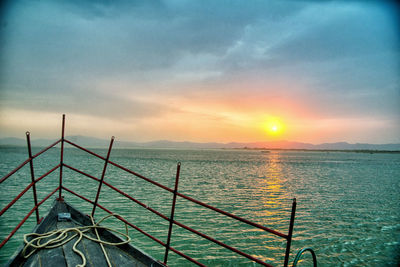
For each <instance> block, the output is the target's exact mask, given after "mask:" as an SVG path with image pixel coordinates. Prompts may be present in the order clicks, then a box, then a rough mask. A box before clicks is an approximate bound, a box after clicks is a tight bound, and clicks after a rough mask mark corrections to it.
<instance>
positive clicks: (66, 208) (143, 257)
mask: <svg viewBox="0 0 400 267" xmlns="http://www.w3.org/2000/svg"><path fill="white" fill-rule="evenodd" d="M59 213H70V214H71V220H68V221H58V214H59ZM89 225H92V223H91V220H90V218H89V217H88V216H86V215H84V214H82V213H81V212H79V211H78V210H77V209H75V208H73V207H72V206H70V205H68V204H67V203H66V202H64V201H57V200H55V201H54V203H53V206H52V208H51V209H50V211H49V214H48V215H47V216H46V217H45V218H44V219H43V220H42V222H41V223H40V224H39V225H38V226H37V227H36V228H35V229H34V231H33V232H35V233H39V234H40V233H47V232H49V231H53V230H56V229H65V228H71V227H81V226H89ZM98 231H99V234H100V237H101V239H102V240H105V241H108V242H112V243H117V242H121V241H123V240H122V239H121V238H120V237H118V236H116V235H115V234H113V233H112V232H110V231H108V230H104V229H99V230H98ZM85 234H87V235H89V236H91V237H93V238H96V235H95V233H94V231H93V230H91V232H86V233H85ZM77 238H78V237H75V238H73V239H72V240H71V241H69V242H68V243H66V244H64V245H62V246H59V247H56V248H51V249H47V248H46V249H39V250H37V251H36V252H35V253H34V254H32V255H31V256H30V257H28V258H27V259H25V258H24V257H23V256H22V249H23V246H22V247H21V249H20V250H19V251H18V254H17V255H15V256H14V257H13V258H12V259H11V260H10V262H9V263H8V264H7V265H6V266H32V267H33V266H77V265H79V264H82V259H81V257H80V256H79V255H78V254H77V253H75V252H74V251H73V249H72V247H73V245H74V243H75V241H76V240H77ZM104 248H105V250H106V253H107V255H108V257H109V259H110V262H111V264H112V266H138V267H142V266H165V265H163V264H162V263H160V262H158V261H157V260H155V259H154V258H152V257H151V256H149V255H147V254H146V253H144V252H143V251H141V250H139V249H138V248H135V247H134V246H132V245H131V244H123V245H118V246H110V245H104ZM77 249H78V250H80V251H81V252H82V253H83V254H84V256H85V258H86V261H87V262H86V266H93V267H94V266H96V267H102V266H108V265H107V261H106V258H105V256H104V253H103V251H102V249H101V246H100V244H99V243H97V242H94V241H91V240H89V239H86V238H83V239H82V240H81V241H80V242H79V243H78V245H77Z"/></svg>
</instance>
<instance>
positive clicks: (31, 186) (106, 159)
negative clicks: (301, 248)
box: [0, 115, 296, 266]
mask: <svg viewBox="0 0 400 267" xmlns="http://www.w3.org/2000/svg"><path fill="white" fill-rule="evenodd" d="M64 132H65V115H63V117H62V132H61V138H60V139H59V140H57V141H56V142H54V143H53V144H51V145H50V146H48V147H46V148H44V149H43V150H42V151H40V152H38V153H37V154H35V155H32V150H31V142H30V134H29V132H27V133H26V140H27V146H28V156H29V158H28V159H27V160H25V161H24V162H23V163H22V164H20V165H19V166H18V167H17V168H15V169H14V170H13V171H11V172H10V173H9V174H7V175H5V176H4V177H3V178H1V179H0V184H1V183H3V182H4V181H6V180H7V179H8V178H10V177H11V176H12V175H13V174H15V173H16V172H18V170H20V169H21V168H22V167H23V166H25V165H26V164H28V163H29V166H30V174H31V182H30V183H29V184H28V185H27V186H26V187H25V189H24V190H22V191H21V192H20V193H19V194H18V195H17V196H16V197H15V198H14V199H13V200H12V201H11V202H10V203H8V204H7V205H6V206H5V207H4V208H2V209H1V211H0V216H3V215H4V213H5V212H6V211H7V210H8V209H9V208H10V207H11V206H13V205H14V204H15V203H16V202H17V201H18V200H19V199H20V198H21V197H22V196H23V195H24V194H25V193H26V192H27V191H28V190H29V189H32V192H33V203H34V206H33V208H32V209H31V210H30V211H29V212H28V214H27V215H26V216H25V217H24V218H23V219H22V220H21V221H20V222H19V223H18V225H17V226H16V227H15V228H14V229H13V230H12V231H11V232H10V234H9V235H8V236H7V237H6V238H5V239H4V240H3V241H2V242H1V243H0V248H2V247H3V246H4V245H5V244H6V243H7V241H8V240H9V239H10V238H11V237H12V236H13V235H14V234H15V232H16V231H17V230H18V229H19V228H20V227H21V226H22V225H23V224H24V223H25V222H26V220H27V219H28V218H29V217H30V216H31V215H32V214H33V213H35V216H36V222H37V224H40V223H41V221H42V219H43V218H41V217H40V215H39V207H40V206H41V205H42V204H43V203H44V202H45V201H46V200H48V199H49V198H50V197H51V196H52V195H54V194H56V193H57V192H58V197H57V200H59V201H63V192H69V193H70V194H72V195H75V196H77V197H79V198H81V199H82V200H84V201H86V202H88V203H90V204H92V206H93V208H92V212H91V214H92V216H94V214H95V211H96V208H97V207H99V208H101V209H102V210H104V211H105V212H107V213H110V214H112V213H113V211H111V210H109V209H108V208H107V207H104V206H103V205H100V204H99V203H98V199H99V196H100V192H101V188H102V186H103V185H105V186H107V187H109V188H111V189H112V190H114V191H116V192H118V193H119V194H121V195H122V196H124V197H125V198H127V199H129V200H131V201H133V202H135V203H137V204H138V205H140V206H142V207H143V208H145V209H147V210H149V211H151V212H152V213H154V214H156V215H158V216H159V217H161V218H163V219H164V220H166V221H168V222H169V227H168V229H166V230H167V231H168V236H167V240H165V241H162V240H160V239H158V238H156V237H154V236H152V235H150V234H149V233H147V232H145V231H144V230H142V229H141V228H139V227H138V226H136V225H134V224H133V223H132V222H129V221H127V220H126V219H124V218H122V217H119V216H118V219H120V220H121V221H123V222H124V223H126V224H127V225H129V226H130V227H132V228H134V229H136V230H137V231H139V232H140V233H142V234H144V235H145V236H147V237H149V238H151V239H152V240H154V241H155V242H157V243H159V244H160V245H161V246H163V247H165V253H164V259H163V262H162V264H164V265H166V264H167V262H168V253H169V251H173V252H174V253H176V254H178V255H180V256H181V257H183V258H185V259H187V260H189V261H190V262H192V263H194V264H197V265H199V266H205V265H204V264H203V263H200V262H199V261H197V260H196V259H193V258H192V257H190V256H189V255H186V254H184V253H183V252H181V251H178V250H177V249H175V248H174V247H172V246H171V236H172V228H173V225H176V226H179V227H181V228H184V229H186V230H188V231H190V232H192V233H194V234H196V235H198V236H200V237H202V238H204V239H207V240H209V241H211V242H214V243H215V244H217V245H219V246H222V247H224V248H226V249H229V250H231V251H233V252H235V253H237V254H239V255H241V256H243V257H246V258H248V259H249V260H251V261H253V262H256V263H259V264H261V265H264V266H271V265H270V264H268V263H266V262H264V261H262V260H260V259H258V258H256V257H253V256H251V255H249V254H247V253H245V252H243V251H241V250H239V249H237V248H234V247H232V246H229V245H227V244H225V243H223V242H221V241H219V240H216V239H214V238H213V237H210V236H208V235H206V234H204V233H201V232H199V231H197V230H195V229H193V228H191V227H189V226H187V225H184V224H182V223H180V222H179V221H176V220H174V214H175V203H176V200H177V198H178V197H180V198H183V199H186V200H188V201H191V202H193V203H195V204H197V205H200V206H203V207H205V208H207V209H210V210H213V211H215V212H217V213H220V214H222V215H225V216H227V217H230V218H232V219H235V220H237V221H240V222H242V223H245V224H248V225H250V226H253V227H255V228H258V229H261V230H264V231H266V232H268V233H271V234H273V235H275V236H278V237H281V238H282V239H285V240H286V249H285V258H284V263H283V266H288V262H289V255H290V246H291V242H292V237H293V225H294V219H295V212H296V199H293V203H292V207H291V214H290V221H289V225H288V233H287V234H285V233H281V232H278V231H276V230H273V229H270V228H267V227H265V226H263V225H260V224H258V223H255V222H252V221H249V220H247V219H245V218H242V217H239V216H236V215H234V214H231V213H229V212H226V211H223V210H221V209H218V208H216V207H213V206H210V205H208V204H206V203H203V202H201V201H199V200H196V199H194V198H192V197H190V196H187V195H184V194H182V193H180V192H179V191H178V184H179V175H180V168H181V164H180V163H178V164H177V169H176V176H175V185H174V188H173V189H172V188H169V187H167V186H164V185H162V184H160V183H158V182H156V181H154V180H152V179H149V178H147V177H145V176H143V175H140V174H138V173H136V172H134V171H132V170H130V169H128V168H126V167H124V166H122V165H120V164H118V163H116V162H113V161H111V160H110V152H111V149H112V147H113V143H114V137H112V138H111V140H110V144H109V147H108V152H107V156H106V157H103V156H100V155H98V154H97V153H95V152H93V151H90V150H88V149H86V148H83V147H82V146H79V145H78V144H75V143H74V142H71V141H70V140H67V139H66V138H65V136H64ZM65 143H67V144H69V145H71V146H73V147H76V148H78V149H80V150H83V151H85V152H87V153H89V154H91V155H92V156H95V157H97V158H99V159H101V160H103V161H104V166H103V171H102V174H101V177H100V178H97V177H94V176H92V175H90V174H88V173H85V172H83V171H81V170H78V169H77V168H75V167H73V166H70V165H68V164H66V163H64V160H63V158H64V144H65ZM58 144H60V147H61V149H60V152H61V153H60V162H59V163H58V164H57V165H56V166H54V167H53V168H51V169H50V170H48V171H47V172H46V173H45V174H43V175H41V176H40V177H36V176H35V171H34V166H33V159H35V158H37V157H39V156H40V155H41V154H43V153H45V152H46V151H47V150H49V149H50V148H52V147H54V146H56V145H58ZM110 164H111V165H113V166H114V167H117V168H118V169H120V170H122V171H125V172H126V173H129V174H131V175H133V176H135V177H137V178H140V179H143V180H145V181H147V182H149V183H151V184H153V185H155V186H157V187H159V188H161V189H162V190H165V191H168V192H170V193H171V194H172V205H171V213H170V216H169V217H168V216H166V215H164V214H162V213H160V212H159V211H157V210H155V209H153V208H151V207H148V206H147V205H146V204H144V203H143V202H141V201H139V200H137V199H135V198H134V197H132V196H131V195H130V194H128V193H126V192H123V191H122V190H120V189H118V188H117V187H116V186H114V185H112V184H110V183H109V182H106V181H104V177H105V174H106V170H107V166H108V165H110ZM64 168H68V169H70V170H73V171H75V172H77V173H79V174H82V175H84V176H86V177H88V178H90V179H93V180H95V181H98V182H99V185H98V189H97V193H96V197H95V199H94V200H90V199H88V198H86V197H85V196H82V195H80V194H78V193H76V192H74V191H73V190H71V189H69V188H67V187H66V186H65V185H64V183H63V179H67V177H64V176H63V169H64ZM56 170H59V182H58V186H57V187H56V188H54V189H53V190H52V191H51V192H49V194H48V195H47V196H46V197H44V198H43V199H41V200H38V199H37V193H36V184H37V183H38V182H40V181H41V180H43V179H44V178H45V177H46V176H48V175H49V174H51V173H53V172H55V171H56Z"/></svg>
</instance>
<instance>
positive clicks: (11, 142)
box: [0, 135, 400, 151]
mask: <svg viewBox="0 0 400 267" xmlns="http://www.w3.org/2000/svg"><path fill="white" fill-rule="evenodd" d="M66 139H67V140H70V141H72V142H74V143H76V144H78V145H81V146H84V147H90V148H106V147H108V144H109V142H110V140H105V139H99V138H94V137H87V136H80V135H76V136H67V137H66ZM55 141H56V140H55V139H54V140H52V139H34V140H32V146H48V145H50V144H52V143H53V142H55ZM0 145H2V146H26V140H24V139H21V138H14V137H9V138H0ZM114 147H115V148H199V149H213V148H250V149H257V148H258V149H262V148H265V149H307V150H388V151H398V150H400V144H365V143H356V144H349V143H347V142H338V143H323V144H318V145H314V144H309V143H301V142H291V141H270V142H252V143H237V142H232V143H196V142H174V141H167V140H159V141H152V142H142V143H140V142H127V141H119V140H116V141H115V143H114Z"/></svg>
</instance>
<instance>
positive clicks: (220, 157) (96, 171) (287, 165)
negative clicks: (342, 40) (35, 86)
mask: <svg viewBox="0 0 400 267" xmlns="http://www.w3.org/2000/svg"><path fill="white" fill-rule="evenodd" d="M37 151H39V150H38V149H36V150H35V151H34V152H37ZM94 151H95V152H96V153H99V154H100V155H102V156H105V155H106V152H107V151H106V150H104V149H95V150H94ZM26 158H27V151H26V148H20V147H1V148H0V176H3V175H5V174H7V173H8V172H9V171H11V170H12V169H13V168H15V167H16V166H18V164H19V163H21V162H23V161H24V160H25V159H26ZM111 160H112V161H113V162H116V163H118V164H120V165H123V166H125V167H127V168H129V169H132V170H134V171H135V172H138V173H140V174H142V175H144V176H146V177H149V178H151V179H154V180H155V181H157V182H159V183H161V184H163V185H166V186H168V187H170V188H173V185H174V180H175V173H176V164H177V162H181V163H182V166H181V174H180V178H181V179H180V182H179V191H180V192H181V193H183V194H186V195H188V196H191V197H194V198H196V199H198V200H200V201H202V202H205V203H207V204H210V205H213V206H215V207H218V208H220V209H222V210H226V211H228V212H231V213H233V214H235V215H238V216H241V217H244V218H246V219H249V220H252V221H255V222H257V223H259V224H262V225H264V226H266V227H269V228H272V229H274V230H278V231H280V232H283V233H287V230H288V226H289V218H290V209H291V203H292V199H293V198H294V197H296V198H297V203H298V204H297V213H296V220H295V228H294V240H293V243H292V250H291V257H290V262H292V260H293V258H294V256H295V253H296V252H297V251H298V250H299V249H301V248H303V247H312V248H313V249H314V250H315V252H316V254H317V257H318V262H319V266H397V265H398V264H399V252H400V251H399V248H400V208H399V207H400V154H384V153H382V154H368V153H352V152H347V153H344V152H334V153H329V152H294V151H270V153H260V151H249V150H172V149H159V150H156V149H115V150H113V151H112V153H111ZM59 161H60V150H59V148H53V149H50V150H49V151H48V152H47V153H45V154H43V155H41V156H40V157H38V158H36V159H35V160H34V166H35V176H36V177H39V176H40V175H42V174H44V173H45V172H46V171H47V170H49V169H51V168H52V167H54V166H55V165H57V164H58V163H59ZM64 162H65V163H66V164H69V165H71V166H74V167H76V168H78V169H80V170H82V171H85V172H87V173H89V174H91V175H93V176H95V177H100V176H101V173H102V169H103V164H104V162H103V161H102V160H100V159H97V158H95V157H93V156H90V155H89V154H87V153H85V152H82V151H78V150H77V149H75V148H70V147H68V148H66V149H65V155H64ZM30 179H31V178H30V173H29V164H28V165H26V166H25V167H24V168H23V169H22V171H21V172H18V173H17V174H15V175H13V176H11V177H10V178H9V179H8V180H7V181H6V182H4V183H2V184H0V190H1V191H0V192H1V194H0V208H3V207H4V206H6V205H7V204H8V203H9V202H10V201H11V200H12V199H13V198H14V197H15V196H16V195H18V193H19V192H20V191H22V190H23V189H24V188H25V187H26V185H27V184H28V183H29V182H30ZM63 181H64V185H65V186H66V187H68V188H70V189H72V190H74V191H76V192H78V193H80V194H82V195H85V196H86V197H87V198H89V199H91V200H94V198H95V194H96V190H97V187H98V183H97V182H96V181H93V180H91V179H90V178H87V177H85V176H82V175H80V174H78V173H76V172H73V171H71V170H69V169H68V168H66V167H64V172H63ZM105 181H107V182H109V183H111V184H112V185H114V186H117V187H118V188H119V189H121V190H123V191H125V192H126V193H128V194H130V195H132V196H133V197H135V198H137V199H138V200H140V201H142V202H143V203H145V204H146V205H148V206H150V207H152V208H154V209H156V210H158V211H160V212H161V213H163V214H165V215H166V216H169V214H170V205H171V202H172V194H171V193H169V192H166V191H163V190H161V189H159V188H157V187H156V186H154V185H152V184H149V183H147V182H145V181H144V180H142V179H140V178H137V177H134V176H132V175H130V174H128V173H126V172H123V171H121V170H119V169H117V168H116V167H114V166H111V165H109V166H108V168H107V172H106V175H105ZM58 182H59V170H56V171H55V172H54V173H52V174H51V175H49V176H48V177H46V178H44V180H42V181H40V182H39V183H38V184H37V190H38V195H39V199H42V198H43V197H44V196H46V195H47V193H48V192H50V191H51V190H53V189H54V188H55V187H56V186H57V185H58ZM64 196H65V198H66V200H67V201H68V202H69V203H71V204H72V205H74V206H75V207H77V208H79V209H80V210H81V211H83V212H85V213H90V210H91V207H90V205H89V204H87V203H83V202H82V201H81V200H80V199H79V198H77V197H75V196H73V195H71V194H69V193H68V192H64ZM32 199H33V197H32V190H29V191H27V192H26V194H25V195H24V196H23V197H22V198H21V200H19V201H18V202H16V204H15V205H14V206H13V207H12V208H11V209H10V210H8V211H7V212H6V213H5V214H4V215H3V216H2V217H1V218H0V239H1V240H3V239H4V238H5V237H6V236H7V235H8V233H9V232H10V231H11V230H12V229H13V228H14V227H15V226H16V225H17V224H18V222H19V221H20V220H21V219H22V218H23V217H24V215H25V214H26V213H27V212H28V211H29V210H30V209H31V208H32V203H33V200H32ZM53 199H54V197H52V198H51V199H50V200H49V201H47V202H45V204H43V206H42V207H41V208H40V214H41V216H42V215H44V214H45V213H46V211H47V208H48V207H49V205H50V204H51V202H52V201H53ZM99 203H100V204H101V205H103V206H105V207H106V208H108V209H110V210H112V211H114V212H117V213H119V214H121V215H123V216H124V217H125V218H127V219H128V220H129V221H131V222H132V223H134V224H135V225H137V226H139V227H140V228H142V229H143V230H145V231H147V232H148V233H150V234H151V235H154V236H155V237H157V238H158V239H160V240H162V241H164V242H165V241H166V239H167V232H168V222H166V221H164V220H163V219H161V218H159V217H158V216H156V215H154V214H153V213H151V212H149V211H147V210H145V209H143V208H142V207H140V206H139V205H137V204H135V203H133V202H130V201H128V200H127V199H126V198H124V197H123V196H122V195H120V194H118V193H116V192H114V191H112V190H111V189H109V188H107V187H105V186H104V187H103V188H102V192H101V195H100V199H99ZM104 215H105V213H104V212H103V211H102V210H100V209H98V210H97V211H96V217H97V218H100V217H102V216H104ZM175 219H176V220H177V221H179V222H181V223H184V224H186V225H188V226H190V227H192V228H195V229H196V230H198V231H200V232H203V233H205V234H207V235H209V236H212V237H214V238H216V239H218V240H220V241H222V242H224V243H226V244H228V245H231V246H233V247H235V248H238V249H241V250H243V251H244V252H246V253H248V254H250V255H252V256H255V257H257V258H259V259H261V260H263V261H266V262H268V263H270V264H273V265H276V266H281V265H282V263H283V257H284V251H285V242H284V241H285V240H284V239H282V238H279V237H276V236H273V235H271V234H269V233H266V232H264V231H262V230H258V229H254V228H252V227H250V226H247V225H244V224H243V223H239V222H237V221H235V220H232V219H230V218H227V217H224V216H222V215H219V214H217V213H215V212H214V211H210V210H207V209H205V208H203V207H200V206H198V205H196V204H193V203H191V202H189V201H187V200H184V199H181V198H178V201H177V206H176V212H175ZM34 224H35V216H34V215H32V216H31V217H30V218H29V219H28V221H27V223H26V224H25V225H24V226H23V227H22V228H21V229H20V230H19V231H18V232H17V233H16V235H15V236H14V237H13V238H12V239H11V240H10V241H9V242H8V243H7V245H6V246H5V247H3V248H2V249H1V250H0V263H1V264H4V263H5V262H7V259H8V258H9V257H10V256H11V254H12V253H13V252H14V251H15V249H16V248H17V247H19V246H20V245H21V242H22V236H23V234H24V233H27V232H29V231H31V230H32V228H33V226H34ZM118 225H119V223H115V224H114V225H113V226H114V227H119V226H118ZM122 228H123V227H122ZM130 234H131V236H132V238H133V240H134V245H136V246H138V247H140V248H141V249H143V250H145V251H146V252H147V253H149V254H150V255H152V256H154V257H156V258H158V259H160V260H163V253H164V248H163V247H161V246H159V245H158V244H157V243H156V242H154V241H152V240H151V239H149V238H147V237H145V236H142V235H141V234H140V233H139V232H137V231H135V230H133V229H132V230H131V231H130ZM171 246H172V247H174V248H175V249H178V250H180V251H182V252H184V253H185V254H187V255H189V256H191V257H193V258H195V259H196V260H198V261H200V262H202V263H204V264H206V265H210V266H253V265H254V266H256V264H253V263H251V262H249V260H247V259H246V258H243V257H240V256H238V255H236V254H234V253H232V252H230V251H228V250H227V249H225V248H222V247H219V246H217V245H215V244H214V243H211V242H209V241H207V240H204V239H201V238H200V237H198V236H196V235H194V234H192V233H190V232H188V231H186V230H184V229H180V228H179V227H177V226H174V228H173V237H172V242H171ZM168 264H169V265H171V266H190V265H191V264H190V262H188V261H186V260H185V259H182V258H180V257H179V256H177V255H175V254H174V253H173V252H170V255H169V258H168ZM300 266H310V257H309V256H306V257H305V260H304V261H303V262H302V264H300Z"/></svg>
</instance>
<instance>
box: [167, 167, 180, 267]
mask: <svg viewBox="0 0 400 267" xmlns="http://www.w3.org/2000/svg"><path fill="white" fill-rule="evenodd" d="M180 170H181V163H180V162H178V164H177V167H176V177H175V188H174V197H173V199H172V207H171V216H170V218H169V228H168V237H167V244H166V246H165V254H164V264H167V260H168V252H169V247H170V243H171V234H172V225H173V222H174V214H175V204H176V196H177V193H178V183H179V173H180Z"/></svg>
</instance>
